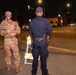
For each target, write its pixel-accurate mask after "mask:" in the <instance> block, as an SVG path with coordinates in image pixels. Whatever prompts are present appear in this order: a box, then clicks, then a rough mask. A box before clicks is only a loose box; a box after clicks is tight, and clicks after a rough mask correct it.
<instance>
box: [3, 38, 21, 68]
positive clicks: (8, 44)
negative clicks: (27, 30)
mask: <svg viewBox="0 0 76 75" xmlns="http://www.w3.org/2000/svg"><path fill="white" fill-rule="evenodd" d="M4 49H5V52H6V57H5V62H6V65H7V67H8V66H10V65H12V62H11V51H13V55H14V65H15V68H19V67H20V54H19V48H18V40H17V38H5V39H4Z"/></svg>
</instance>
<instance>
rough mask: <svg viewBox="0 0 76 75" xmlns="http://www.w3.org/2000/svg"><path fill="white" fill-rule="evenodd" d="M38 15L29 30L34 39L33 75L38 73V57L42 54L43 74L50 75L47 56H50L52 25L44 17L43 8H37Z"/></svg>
mask: <svg viewBox="0 0 76 75" xmlns="http://www.w3.org/2000/svg"><path fill="white" fill-rule="evenodd" d="M36 15H37V17H36V18H34V19H33V20H32V22H31V23H30V26H29V32H30V34H31V36H32V39H33V49H32V55H33V64H32V71H31V72H32V75H36V73H37V67H38V57H39V55H40V61H41V70H42V75H49V74H48V70H47V64H46V58H47V56H48V49H47V47H48V43H47V37H48V36H49V35H50V34H51V33H52V26H51V24H50V22H49V21H48V20H47V19H45V18H42V15H43V8H42V7H37V8H36Z"/></svg>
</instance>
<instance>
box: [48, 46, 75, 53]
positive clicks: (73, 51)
mask: <svg viewBox="0 0 76 75" xmlns="http://www.w3.org/2000/svg"><path fill="white" fill-rule="evenodd" d="M48 48H51V49H55V50H59V51H65V52H70V53H76V50H70V49H64V48H59V47H53V46H49V47H48Z"/></svg>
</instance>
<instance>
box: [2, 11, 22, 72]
mask: <svg viewBox="0 0 76 75" xmlns="http://www.w3.org/2000/svg"><path fill="white" fill-rule="evenodd" d="M11 17H12V13H11V12H10V11H6V12H5V19H4V20H3V21H2V22H1V28H2V29H3V30H5V31H3V32H2V31H1V32H2V33H1V35H2V36H4V50H5V52H6V57H5V62H6V65H7V70H8V71H9V70H11V68H12V63H11V50H12V51H13V55H14V64H15V69H16V72H20V71H21V70H22V68H21V67H20V54H19V48H18V39H17V37H16V35H17V34H20V33H21V30H20V27H19V25H18V24H17V22H15V21H13V20H11Z"/></svg>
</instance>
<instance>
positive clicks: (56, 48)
mask: <svg viewBox="0 0 76 75" xmlns="http://www.w3.org/2000/svg"><path fill="white" fill-rule="evenodd" d="M19 41H20V42H23V43H26V41H23V40H22V39H21V38H20V36H19ZM48 48H51V49H55V50H59V51H65V52H70V53H76V50H70V49H65V48H59V47H54V46H49V47H48Z"/></svg>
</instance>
